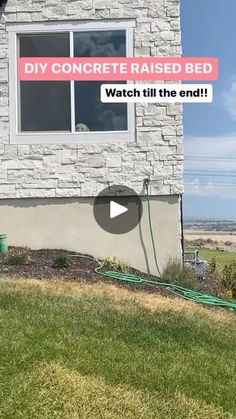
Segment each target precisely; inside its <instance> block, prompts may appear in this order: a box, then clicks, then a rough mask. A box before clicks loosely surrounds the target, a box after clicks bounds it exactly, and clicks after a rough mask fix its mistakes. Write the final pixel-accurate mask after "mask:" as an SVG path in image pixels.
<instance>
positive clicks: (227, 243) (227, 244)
mask: <svg viewBox="0 0 236 419" xmlns="http://www.w3.org/2000/svg"><path fill="white" fill-rule="evenodd" d="M232 244H233V242H231V241H230V240H226V242H225V246H232Z"/></svg>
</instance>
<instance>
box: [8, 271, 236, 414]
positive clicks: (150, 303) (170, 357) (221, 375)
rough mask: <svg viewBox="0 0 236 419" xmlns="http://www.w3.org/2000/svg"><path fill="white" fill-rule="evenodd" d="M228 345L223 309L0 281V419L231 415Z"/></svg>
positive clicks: (112, 291)
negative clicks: (207, 308) (217, 309)
mask: <svg viewBox="0 0 236 419" xmlns="http://www.w3.org/2000/svg"><path fill="white" fill-rule="evenodd" d="M235 348H236V328H235V315H234V314H232V313H228V312H226V311H210V310H206V309H205V308H202V307H201V306H197V305H195V304H193V303H190V302H185V301H184V300H179V299H169V298H164V297H161V296H158V295H156V296H154V295H151V294H147V293H141V292H139V293H135V292H132V291H127V290H123V289H119V288H116V287H115V286H110V285H108V284H104V285H99V284H97V285H94V286H89V285H79V284H73V283H71V284H69V283H62V282H57V281H55V282H53V281H52V282H51V283H50V282H46V281H20V280H18V281H17V280H6V279H4V280H3V279H1V288H0V360H1V362H0V369H1V371H0V376H1V379H0V418H1V419H22V418H24V419H29V418H30V419H39V418H42V419H53V418H56V419H78V418H83V419H93V418H94V419H95V418H100V419H110V418H115V419H125V418H128V419H129V418H132V419H139V418H143V419H149V418H152V419H159V418H161V419H172V418H173V419H185V418H191V419H200V418H201V419H218V418H222V419H223V418H235V417H236V403H235V395H236V380H235V365H236V351H235Z"/></svg>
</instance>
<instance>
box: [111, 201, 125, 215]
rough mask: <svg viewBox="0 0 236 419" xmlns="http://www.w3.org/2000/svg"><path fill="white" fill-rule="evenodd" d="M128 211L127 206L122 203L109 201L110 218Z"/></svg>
mask: <svg viewBox="0 0 236 419" xmlns="http://www.w3.org/2000/svg"><path fill="white" fill-rule="evenodd" d="M126 211H128V208H126V207H124V206H123V205H120V204H117V202H115V201H111V202H110V218H115V217H118V216H119V215H121V214H124V213H125V212H126Z"/></svg>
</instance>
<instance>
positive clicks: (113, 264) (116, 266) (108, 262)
mask: <svg viewBox="0 0 236 419" xmlns="http://www.w3.org/2000/svg"><path fill="white" fill-rule="evenodd" d="M104 266H106V267H107V268H108V269H112V270H114V271H120V272H126V271H128V266H127V265H126V264H125V263H124V262H123V261H122V260H120V259H118V258H117V257H116V256H113V257H112V256H108V257H107V258H106V259H105V261H104Z"/></svg>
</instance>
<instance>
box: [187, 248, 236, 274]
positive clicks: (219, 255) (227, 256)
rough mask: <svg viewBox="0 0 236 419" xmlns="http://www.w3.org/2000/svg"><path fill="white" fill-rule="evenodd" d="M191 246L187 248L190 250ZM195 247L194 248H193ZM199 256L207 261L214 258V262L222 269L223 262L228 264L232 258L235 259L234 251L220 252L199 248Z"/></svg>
mask: <svg viewBox="0 0 236 419" xmlns="http://www.w3.org/2000/svg"><path fill="white" fill-rule="evenodd" d="M192 249H193V248H188V249H187V250H192ZM194 249H196V248H194ZM199 257H200V258H201V259H205V260H207V261H211V260H212V259H213V258H215V259H216V263H217V266H218V268H219V269H223V268H224V266H225V264H229V263H230V262H232V261H233V260H236V253H235V252H220V251H219V250H211V249H206V248H203V249H199Z"/></svg>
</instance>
